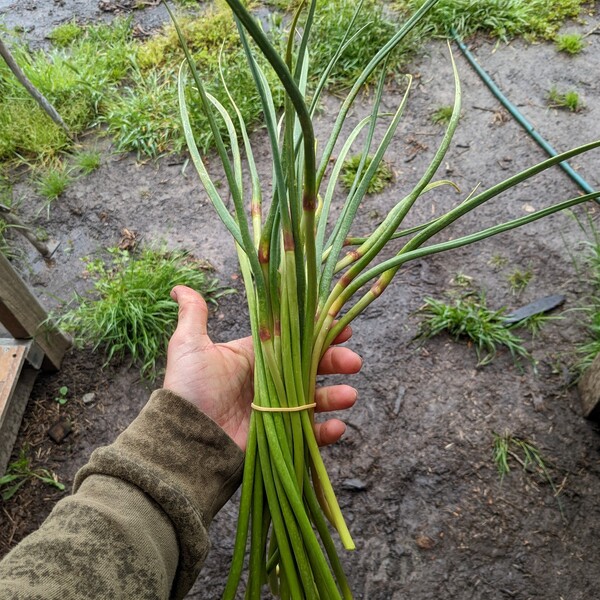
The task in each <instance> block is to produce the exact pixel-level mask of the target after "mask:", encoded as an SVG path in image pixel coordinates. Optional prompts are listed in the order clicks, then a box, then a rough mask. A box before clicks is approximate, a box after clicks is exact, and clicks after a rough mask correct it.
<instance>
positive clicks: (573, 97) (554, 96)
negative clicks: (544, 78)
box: [548, 87, 583, 112]
mask: <svg viewBox="0 0 600 600" xmlns="http://www.w3.org/2000/svg"><path fill="white" fill-rule="evenodd" d="M548 106H550V107H551V108H567V109H569V110H570V111H571V112H578V111H580V110H581V109H582V108H583V101H582V100H581V98H580V96H579V94H578V93H577V92H576V91H575V90H568V91H566V92H559V91H558V90H557V89H556V88H555V87H552V88H551V89H550V91H549V92H548Z"/></svg>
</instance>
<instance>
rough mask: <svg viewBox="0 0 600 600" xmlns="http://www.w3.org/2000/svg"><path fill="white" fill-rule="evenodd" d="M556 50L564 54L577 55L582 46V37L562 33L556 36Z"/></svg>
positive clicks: (583, 44) (578, 34)
mask: <svg viewBox="0 0 600 600" xmlns="http://www.w3.org/2000/svg"><path fill="white" fill-rule="evenodd" d="M555 43H556V48H557V50H558V51H559V52H564V53H566V54H571V55H573V54H579V53H580V52H581V51H582V50H583V48H584V46H585V42H584V41H583V36H582V35H581V34H580V33H563V34H562V35H558V36H556V40H555Z"/></svg>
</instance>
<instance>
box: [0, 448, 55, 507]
mask: <svg viewBox="0 0 600 600" xmlns="http://www.w3.org/2000/svg"><path fill="white" fill-rule="evenodd" d="M30 479H38V480H40V481H41V482H42V483H45V484H46V485H50V486H52V487H55V488H56V489H58V490H60V491H61V492H62V491H64V489H65V486H64V484H62V483H60V482H59V481H58V479H57V478H56V476H55V475H54V474H53V473H51V472H50V471H48V469H42V468H32V466H31V459H30V458H29V456H28V449H27V447H24V448H21V450H20V452H19V458H17V459H16V460H15V461H13V462H11V463H10V464H9V465H8V469H7V470H6V474H5V475H4V476H3V477H0V490H1V496H2V500H3V501H4V502H7V501H8V500H10V499H11V498H12V497H13V496H14V495H15V494H16V493H17V492H18V491H19V489H20V488H21V486H23V485H24V484H25V483H26V482H27V481H29V480H30Z"/></svg>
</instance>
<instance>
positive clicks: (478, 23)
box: [393, 0, 583, 40]
mask: <svg viewBox="0 0 600 600" xmlns="http://www.w3.org/2000/svg"><path fill="white" fill-rule="evenodd" d="M423 2H424V0H396V1H395V2H394V3H393V6H394V7H395V8H397V9H399V10H400V11H402V12H405V13H409V12H413V11H414V10H416V9H417V8H419V7H420V6H421V5H422V4H423ZM582 4H583V0H528V1H527V2H524V1H523V0H477V1H473V0H440V2H439V3H438V4H437V5H436V6H435V7H434V8H433V9H432V10H431V11H430V12H429V15H428V16H427V17H426V19H425V23H424V25H423V29H424V33H425V34H426V35H435V36H444V37H447V36H449V35H450V31H451V28H454V29H455V30H456V31H457V32H458V33H459V34H460V35H461V36H463V37H467V36H470V35H473V34H474V33H476V32H478V31H480V32H484V33H487V34H490V35H492V36H494V37H497V38H500V39H503V40H506V39H510V38H513V37H515V36H518V35H524V36H526V37H542V38H547V39H552V38H554V37H555V35H556V32H557V31H558V29H559V28H560V26H561V25H562V24H563V23H564V21H565V20H566V19H571V18H575V17H577V15H578V14H579V12H580V10H581V6H582Z"/></svg>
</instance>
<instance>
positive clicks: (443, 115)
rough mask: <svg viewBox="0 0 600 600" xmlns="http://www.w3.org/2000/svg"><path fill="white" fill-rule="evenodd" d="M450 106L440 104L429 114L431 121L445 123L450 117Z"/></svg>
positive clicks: (437, 123) (438, 123) (439, 123)
mask: <svg viewBox="0 0 600 600" xmlns="http://www.w3.org/2000/svg"><path fill="white" fill-rule="evenodd" d="M452 109H453V107H452V106H440V107H439V108H438V109H437V110H435V111H434V112H433V114H432V115H431V121H432V122H433V123H435V124H436V125H447V124H448V123H449V122H450V119H451V118H452Z"/></svg>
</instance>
